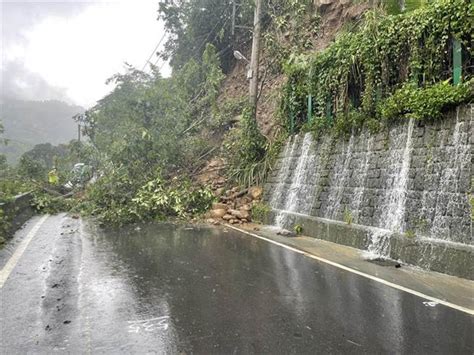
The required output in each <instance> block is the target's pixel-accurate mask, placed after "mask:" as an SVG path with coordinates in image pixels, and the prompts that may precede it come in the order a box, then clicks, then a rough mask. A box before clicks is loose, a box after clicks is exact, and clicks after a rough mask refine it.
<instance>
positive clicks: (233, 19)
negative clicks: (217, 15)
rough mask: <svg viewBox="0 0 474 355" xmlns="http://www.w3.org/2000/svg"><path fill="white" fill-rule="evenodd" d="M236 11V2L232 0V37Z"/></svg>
mask: <svg viewBox="0 0 474 355" xmlns="http://www.w3.org/2000/svg"><path fill="white" fill-rule="evenodd" d="M236 12H237V4H236V3H235V0H232V38H234V36H235V15H236Z"/></svg>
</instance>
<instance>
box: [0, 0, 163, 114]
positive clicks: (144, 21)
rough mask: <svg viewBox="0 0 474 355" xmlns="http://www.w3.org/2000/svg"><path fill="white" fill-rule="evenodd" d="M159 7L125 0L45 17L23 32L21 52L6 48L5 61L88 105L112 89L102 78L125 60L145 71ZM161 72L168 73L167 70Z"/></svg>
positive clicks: (158, 30)
mask: <svg viewBox="0 0 474 355" xmlns="http://www.w3.org/2000/svg"><path fill="white" fill-rule="evenodd" d="M157 8H158V4H157V1H155V0H150V1H148V0H147V1H133V0H128V1H125V0H124V1H117V2H100V3H95V4H92V5H90V6H88V7H86V8H85V9H84V10H83V11H82V12H80V13H78V14H77V15H76V16H68V17H64V16H54V17H53V16H50V17H46V18H44V19H43V20H42V21H41V22H40V23H38V24H36V25H35V26H34V27H32V28H30V29H28V30H27V31H24V33H23V35H24V37H25V39H26V41H25V44H24V46H23V48H22V46H20V45H15V46H12V47H9V48H7V49H6V51H7V52H8V53H6V56H5V58H6V60H17V61H18V60H20V61H23V62H24V64H25V66H26V68H28V69H29V70H30V71H31V72H33V73H36V74H38V75H40V76H41V77H43V78H44V79H45V80H46V81H47V82H48V83H49V84H51V85H52V86H55V87H62V88H65V89H66V91H67V92H66V94H67V96H69V97H70V98H71V99H72V100H73V101H74V102H76V103H78V104H81V105H83V106H86V107H88V106H91V105H93V104H94V103H95V101H97V100H98V99H100V98H101V97H103V96H104V95H105V94H106V93H107V92H109V91H110V89H111V87H110V86H106V85H105V80H106V79H107V78H108V77H110V76H111V75H113V74H114V73H116V72H118V71H123V63H124V62H127V63H130V64H132V65H134V66H136V67H137V68H139V69H141V68H142V67H143V65H144V63H145V61H146V59H147V58H148V57H149V55H150V54H151V51H152V50H153V48H154V47H155V45H156V44H157V43H158V41H159V40H160V38H161V37H162V36H163V33H164V29H163V24H162V23H160V22H158V21H157V20H156V17H157ZM156 58H157V57H156V56H153V59H152V61H154V60H156ZM160 63H161V62H160ZM163 69H164V74H165V75H166V74H168V75H169V67H168V66H167V65H166V67H165V68H163Z"/></svg>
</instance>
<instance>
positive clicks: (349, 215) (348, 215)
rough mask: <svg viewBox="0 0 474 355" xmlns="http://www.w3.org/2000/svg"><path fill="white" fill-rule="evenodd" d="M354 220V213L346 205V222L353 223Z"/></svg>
mask: <svg viewBox="0 0 474 355" xmlns="http://www.w3.org/2000/svg"><path fill="white" fill-rule="evenodd" d="M353 221H354V216H353V215H352V212H351V211H350V210H349V209H348V208H347V207H346V208H345V209H344V222H346V223H347V224H348V225H351V224H352V222H353Z"/></svg>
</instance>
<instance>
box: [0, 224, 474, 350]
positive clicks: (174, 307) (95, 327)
mask: <svg viewBox="0 0 474 355" xmlns="http://www.w3.org/2000/svg"><path fill="white" fill-rule="evenodd" d="M37 221H38V218H35V219H34V220H33V221H31V222H30V223H29V224H28V225H27V226H26V227H25V229H24V230H22V231H20V233H18V236H17V243H16V244H12V245H11V246H10V247H7V248H6V249H4V250H3V251H1V252H0V268H3V267H4V265H5V264H6V262H7V260H8V259H9V258H10V256H11V254H12V252H13V250H14V249H15V247H17V245H18V243H19V242H21V239H22V238H24V237H25V235H27V234H28V232H29V230H31V228H32V226H33V225H34V223H35V222H37ZM423 301H425V300H423V299H422V298H420V297H417V296H415V295H412V294H409V293H405V292H403V291H400V290H397V289H394V288H390V287H388V286H385V285H383V284H381V283H378V282H375V281H373V280H369V279H367V278H364V277H361V276H359V275H357V274H353V273H350V272H348V271H344V270H341V269H338V268H335V267H334V266H331V265H328V264H323V263H320V262H317V261H315V260H313V259H310V258H307V257H305V256H303V255H300V254H297V253H295V252H293V251H291V250H287V249H284V248H282V247H280V246H277V245H272V244H270V243H267V242H265V241H262V240H259V239H256V238H252V237H250V236H247V235H244V234H241V233H239V232H237V231H233V230H224V229H223V228H211V227H201V228H198V227H185V226H173V225H166V224H164V225H155V226H142V227H141V229H139V230H138V228H137V230H135V229H130V230H122V231H120V232H118V231H109V232H104V231H99V230H96V229H94V228H92V227H89V226H87V225H86V224H85V222H82V221H81V220H76V219H72V218H70V217H66V216H64V215H60V216H52V217H49V218H48V219H46V221H45V222H44V224H43V225H42V226H41V228H40V229H39V231H38V232H37V234H36V235H35V237H34V238H33V239H32V241H31V243H30V244H29V245H28V247H27V248H26V250H25V252H24V254H23V256H22V257H21V258H20V260H19V262H18V264H17V265H16V267H15V268H14V269H13V271H12V273H11V274H10V276H9V278H8V279H7V280H6V282H5V284H4V285H3V287H2V289H1V302H2V304H1V345H2V353H5V354H16V353H25V352H29V353H52V352H59V353H62V352H68V353H273V354H276V353H298V354H300V353H377V354H380V353H406V354H434V353H445V354H464V353H465V354H472V353H473V350H474V346H473V338H474V337H473V319H474V317H472V316H470V315H469V314H466V313H463V312H461V311H457V310H454V309H451V308H448V307H445V306H443V305H436V306H435V307H430V306H427V305H426V302H425V303H423Z"/></svg>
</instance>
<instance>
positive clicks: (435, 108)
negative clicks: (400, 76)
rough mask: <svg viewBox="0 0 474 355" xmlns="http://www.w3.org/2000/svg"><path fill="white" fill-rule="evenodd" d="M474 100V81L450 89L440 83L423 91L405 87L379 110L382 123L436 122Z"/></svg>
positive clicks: (408, 84) (410, 85)
mask: <svg viewBox="0 0 474 355" xmlns="http://www.w3.org/2000/svg"><path fill="white" fill-rule="evenodd" d="M473 97H474V80H470V81H468V82H466V83H464V84H461V85H457V86H453V85H451V84H450V83H449V82H448V81H443V82H440V83H437V84H434V85H432V86H429V87H426V88H419V87H418V86H417V85H415V84H413V83H407V84H405V85H403V87H402V88H400V89H398V90H397V91H395V93H394V94H393V95H392V96H390V97H389V98H388V99H386V100H385V101H383V102H382V103H381V104H380V106H379V111H380V116H381V118H383V119H385V120H392V119H396V118H415V119H418V120H428V119H432V120H434V119H439V118H440V117H441V116H442V112H443V111H446V110H447V109H449V108H451V107H455V106H456V105H459V104H461V103H463V102H466V101H469V100H470V99H472V98H473Z"/></svg>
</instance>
